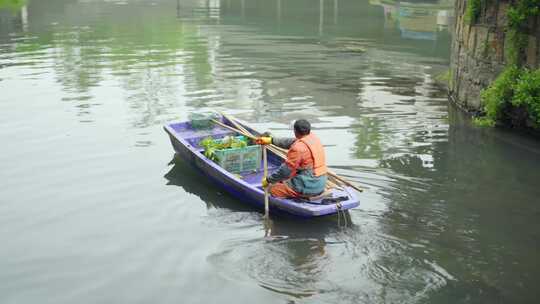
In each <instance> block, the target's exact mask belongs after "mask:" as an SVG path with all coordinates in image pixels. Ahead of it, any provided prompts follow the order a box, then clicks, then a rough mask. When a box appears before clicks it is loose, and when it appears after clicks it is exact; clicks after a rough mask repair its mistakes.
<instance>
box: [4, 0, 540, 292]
mask: <svg viewBox="0 0 540 304" xmlns="http://www.w3.org/2000/svg"><path fill="white" fill-rule="evenodd" d="M6 3H7V4H9V5H6ZM12 4H14V5H12ZM452 12H453V8H452V1H444V0H440V1H421V2H419V1H411V2H405V1H386V0H385V1H368V0H362V1H356V0H295V1H283V0H271V1H268V0H266V1H263V0H221V1H220V0H208V1H198V0H156V1H142V0H128V1H97V0H96V1H93V0H89V1H76V0H50V1H37V0H28V1H11V2H10V1H7V2H6V1H2V0H0V92H1V94H0V126H2V128H0V130H1V131H0V139H1V140H2V141H3V142H6V143H7V142H9V143H10V144H9V145H6V147H4V148H3V153H2V155H0V161H1V162H2V163H5V164H7V167H6V168H4V169H3V170H2V171H1V172H0V179H2V181H4V183H3V184H2V185H1V186H0V202H1V203H0V227H1V228H0V240H2V243H3V246H2V247H1V248H0V268H1V269H2V270H3V271H2V272H1V273H0V283H2V284H0V286H2V287H0V299H1V301H0V302H29V301H32V299H35V298H40V299H50V300H49V301H51V302H54V303H62V302H63V303H73V302H77V303H80V302H88V303H96V302H133V301H144V300H146V299H148V300H150V299H151V300H152V301H155V299H159V300H160V302H174V303H177V302H178V299H183V300H184V301H185V302H186V303H188V302H189V303H193V302H200V301H201V299H204V301H205V302H217V301H224V302H250V303H252V302H253V299H257V300H256V302H258V303H259V302H260V303H275V302H276V301H277V302H294V303H297V302H305V303H311V302H321V303H329V302H339V303H398V302H399V303H401V302H405V303H435V302H436V303H469V302H472V303H487V302H490V303H506V302H516V303H518V302H519V303H534V302H535V301H536V298H537V297H536V294H535V288H534V287H535V278H536V277H537V276H538V275H539V274H540V272H539V269H538V268H537V267H536V264H537V263H536V252H538V249H539V247H538V244H540V242H538V240H540V235H539V234H538V231H540V227H539V226H538V225H539V224H538V223H540V221H538V214H540V211H539V209H538V207H537V204H534V202H535V201H536V197H538V195H539V194H540V193H539V192H538V189H537V186H536V184H535V181H537V180H538V178H539V177H540V176H539V173H538V172H539V171H538V162H537V159H538V155H540V152H539V151H540V147H539V146H538V144H537V143H535V142H531V141H530V140H529V139H526V138H521V137H519V136H517V135H515V134H507V133H505V132H502V131H498V130H478V129H474V128H471V126H469V125H468V123H467V122H466V120H464V118H463V117H462V116H461V115H460V114H459V113H456V112H455V111H454V109H452V108H451V107H450V108H449V107H448V104H447V99H446V92H445V91H444V90H442V89H441V88H440V87H438V86H437V85H436V84H435V83H434V81H433V79H434V75H437V74H439V73H440V72H441V71H444V70H445V69H447V66H448V60H449V49H450V35H451V33H450V32H449V29H451V23H452V18H453V17H452ZM195 109H197V110H198V109H203V110H204V109H220V110H225V111H227V112H228V113H232V114H235V115H236V116H238V117H239V118H242V119H244V120H246V121H248V122H250V123H251V124H253V125H254V126H255V127H256V128H258V129H260V130H264V129H269V130H271V131H272V132H274V133H275V134H277V135H287V136H290V134H291V130H290V122H291V121H292V120H294V119H297V118H298V117H305V118H308V119H310V120H311V121H312V122H313V126H314V128H315V129H316V132H317V134H318V135H319V136H320V137H321V138H322V140H323V142H324V144H325V145H326V151H327V156H328V157H327V158H328V163H329V165H330V167H332V169H334V170H335V171H337V172H338V173H340V174H343V175H344V176H346V177H348V178H349V179H351V180H354V181H356V182H358V183H359V184H360V185H362V186H363V187H365V188H367V191H366V192H364V193H363V194H362V195H361V200H362V202H361V207H360V208H358V209H355V210H353V211H351V212H350V213H349V214H347V216H348V220H349V222H350V226H349V227H348V228H342V227H339V226H338V218H337V216H332V217H327V218H323V219H316V220H305V221H299V220H298V219H292V218H286V217H284V218H281V217H275V218H273V219H272V226H271V232H270V235H269V236H267V237H264V235H265V229H264V225H263V220H262V214H261V213H259V212H257V211H256V210H253V209H252V208H250V207H248V206H245V205H244V204H243V203H241V202H238V201H235V200H234V199H233V198H231V197H230V196H228V195H226V194H225V193H222V192H221V191H220V189H217V188H216V187H215V186H214V185H213V184H211V183H210V182H208V181H206V179H205V178H204V177H203V176H202V175H200V174H199V173H197V172H196V171H194V170H193V169H191V168H190V167H189V166H188V164H186V163H184V162H183V161H181V160H178V159H173V160H172V161H171V156H172V150H171V147H170V145H169V143H168V142H167V141H166V136H165V135H164V134H163V132H162V130H161V125H162V124H163V123H164V122H166V121H170V120H181V119H186V118H187V117H188V115H189V113H190V112H191V111H193V110H195ZM89 282H94V283H92V284H90V283H89ZM203 285H204V288H202V287H201V286H203ZM65 290H70V292H69V293H66V292H65ZM208 290H213V293H211V294H209V293H208Z"/></svg>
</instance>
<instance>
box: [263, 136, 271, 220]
mask: <svg viewBox="0 0 540 304" xmlns="http://www.w3.org/2000/svg"><path fill="white" fill-rule="evenodd" d="M262 152H263V166H264V179H266V178H267V177H268V161H267V158H266V145H262ZM264 217H265V218H266V219H269V218H270V207H269V204H268V185H266V187H264Z"/></svg>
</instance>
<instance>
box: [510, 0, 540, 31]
mask: <svg viewBox="0 0 540 304" xmlns="http://www.w3.org/2000/svg"><path fill="white" fill-rule="evenodd" d="M538 13H540V0H518V1H516V3H515V4H514V5H513V6H512V7H510V8H508V11H507V15H508V26H509V27H510V28H512V29H516V30H517V29H519V28H520V27H523V26H525V24H526V23H527V20H528V19H529V17H532V16H537V15H538Z"/></svg>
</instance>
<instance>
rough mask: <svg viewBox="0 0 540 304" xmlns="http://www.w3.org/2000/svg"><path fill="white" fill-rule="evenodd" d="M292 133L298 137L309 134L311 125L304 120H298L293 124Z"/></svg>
mask: <svg viewBox="0 0 540 304" xmlns="http://www.w3.org/2000/svg"><path fill="white" fill-rule="evenodd" d="M294 131H295V132H296V133H298V134H300V135H308V134H309V132H311V124H310V123H309V121H307V120H305V119H298V120H297V121H295V122H294Z"/></svg>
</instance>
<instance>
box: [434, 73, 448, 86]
mask: <svg viewBox="0 0 540 304" xmlns="http://www.w3.org/2000/svg"><path fill="white" fill-rule="evenodd" d="M451 79H452V72H451V71H450V70H447V71H446V72H444V73H441V74H439V75H437V76H435V80H436V81H438V82H440V83H445V84H450V80H451Z"/></svg>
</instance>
